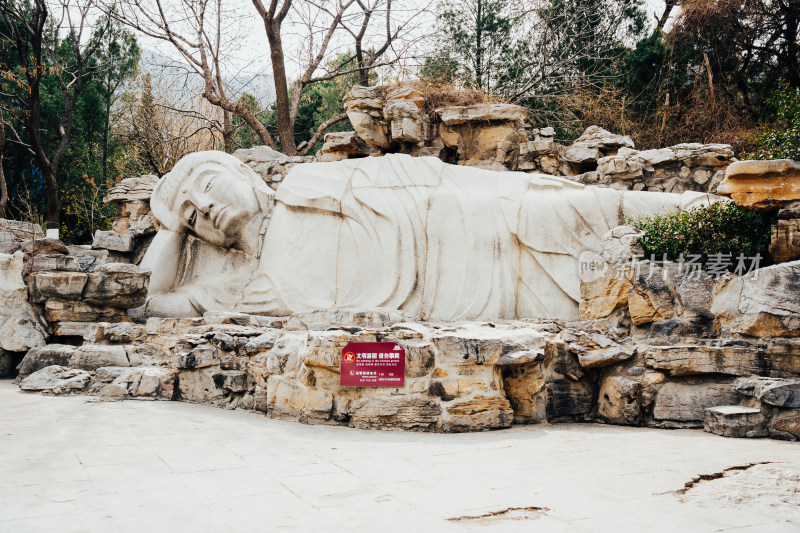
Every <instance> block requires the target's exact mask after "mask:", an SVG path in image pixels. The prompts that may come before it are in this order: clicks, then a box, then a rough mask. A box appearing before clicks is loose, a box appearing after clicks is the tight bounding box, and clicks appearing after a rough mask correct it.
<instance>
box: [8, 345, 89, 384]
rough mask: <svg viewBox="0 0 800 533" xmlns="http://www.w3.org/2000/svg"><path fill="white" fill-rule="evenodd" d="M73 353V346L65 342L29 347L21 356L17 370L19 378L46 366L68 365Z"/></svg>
mask: <svg viewBox="0 0 800 533" xmlns="http://www.w3.org/2000/svg"><path fill="white" fill-rule="evenodd" d="M73 355H75V347H74V346H69V345H67V344H48V345H46V346H41V347H39V348H31V349H30V350H29V351H28V353H27V354H25V357H23V359H22V361H21V362H20V364H19V366H17V371H18V372H19V376H20V377H21V378H24V377H27V376H29V375H30V374H33V373H34V372H36V371H38V370H41V369H43V368H45V367H48V366H69V362H70V359H72V356H73Z"/></svg>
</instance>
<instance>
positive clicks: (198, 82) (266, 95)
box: [139, 48, 275, 107]
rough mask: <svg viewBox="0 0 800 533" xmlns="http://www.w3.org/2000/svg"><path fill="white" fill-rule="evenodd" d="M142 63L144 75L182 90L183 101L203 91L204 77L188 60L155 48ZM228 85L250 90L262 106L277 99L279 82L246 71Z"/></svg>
mask: <svg viewBox="0 0 800 533" xmlns="http://www.w3.org/2000/svg"><path fill="white" fill-rule="evenodd" d="M139 66H140V69H141V72H142V73H143V74H144V73H149V74H150V75H151V76H152V77H153V79H157V80H160V81H161V82H162V84H163V85H165V86H166V87H170V88H171V89H172V90H174V91H177V92H179V93H180V100H181V101H189V100H191V99H192V97H193V96H196V95H197V94H199V93H200V92H201V91H202V86H203V80H202V78H200V76H198V75H197V74H196V73H194V72H190V71H189V69H188V68H187V66H186V65H185V63H183V62H181V61H178V60H175V59H172V58H170V57H168V56H165V55H164V54H161V53H159V52H156V51H155V50H150V49H147V48H143V49H142V58H141V62H140V64H139ZM228 84H229V90H230V91H231V93H232V94H234V95H236V96H238V95H240V94H242V93H244V92H248V93H250V94H252V95H253V96H255V97H256V99H257V100H258V102H259V103H260V104H261V107H267V106H269V104H271V103H272V102H274V101H275V85H274V83H273V82H272V76H270V75H269V74H265V73H255V74H253V73H242V74H239V75H237V76H236V77H234V78H233V79H232V80H229V81H228Z"/></svg>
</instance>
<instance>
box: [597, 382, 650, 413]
mask: <svg viewBox="0 0 800 533" xmlns="http://www.w3.org/2000/svg"><path fill="white" fill-rule="evenodd" d="M641 386H642V385H641V383H640V382H639V381H638V380H634V379H631V378H627V377H624V376H608V377H606V378H605V379H604V380H603V382H602V384H601V385H600V392H599V394H598V399H597V414H598V415H599V416H600V417H601V418H603V419H604V420H606V421H608V422H610V423H612V424H623V425H638V424H639V422H640V421H641V418H642V404H641V402H640V401H639V400H638V395H639V394H640V391H641Z"/></svg>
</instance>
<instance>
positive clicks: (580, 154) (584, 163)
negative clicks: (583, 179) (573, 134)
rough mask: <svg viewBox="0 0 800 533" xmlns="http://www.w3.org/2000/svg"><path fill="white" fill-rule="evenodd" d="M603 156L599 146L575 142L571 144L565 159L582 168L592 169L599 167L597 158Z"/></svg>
mask: <svg viewBox="0 0 800 533" xmlns="http://www.w3.org/2000/svg"><path fill="white" fill-rule="evenodd" d="M601 157H603V155H602V154H601V153H600V150H599V149H598V148H595V147H593V146H586V145H583V144H573V145H572V146H569V147H568V148H567V149H566V151H565V153H564V159H565V160H566V161H568V162H569V163H572V164H573V165H577V166H578V168H580V169H584V168H585V169H586V170H592V169H593V168H596V167H597V160H598V159H600V158H601Z"/></svg>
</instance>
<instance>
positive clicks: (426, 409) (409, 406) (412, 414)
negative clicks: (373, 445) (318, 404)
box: [347, 394, 442, 429]
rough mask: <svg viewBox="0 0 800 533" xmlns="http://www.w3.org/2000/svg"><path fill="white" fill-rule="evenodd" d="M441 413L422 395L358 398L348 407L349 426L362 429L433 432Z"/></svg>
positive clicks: (434, 400) (436, 404)
mask: <svg viewBox="0 0 800 533" xmlns="http://www.w3.org/2000/svg"><path fill="white" fill-rule="evenodd" d="M441 411H442V408H441V406H440V405H439V403H438V401H437V400H436V399H435V398H434V399H432V398H431V397H430V396H427V395H421V394H415V395H400V396H381V397H365V398H358V399H355V400H353V401H352V402H350V403H349V405H348V407H347V412H348V414H349V415H350V421H351V423H352V425H353V426H354V427H357V428H363V429H367V428H381V427H387V426H392V427H399V428H403V429H435V428H436V424H437V422H438V420H439V416H440V413H441Z"/></svg>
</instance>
